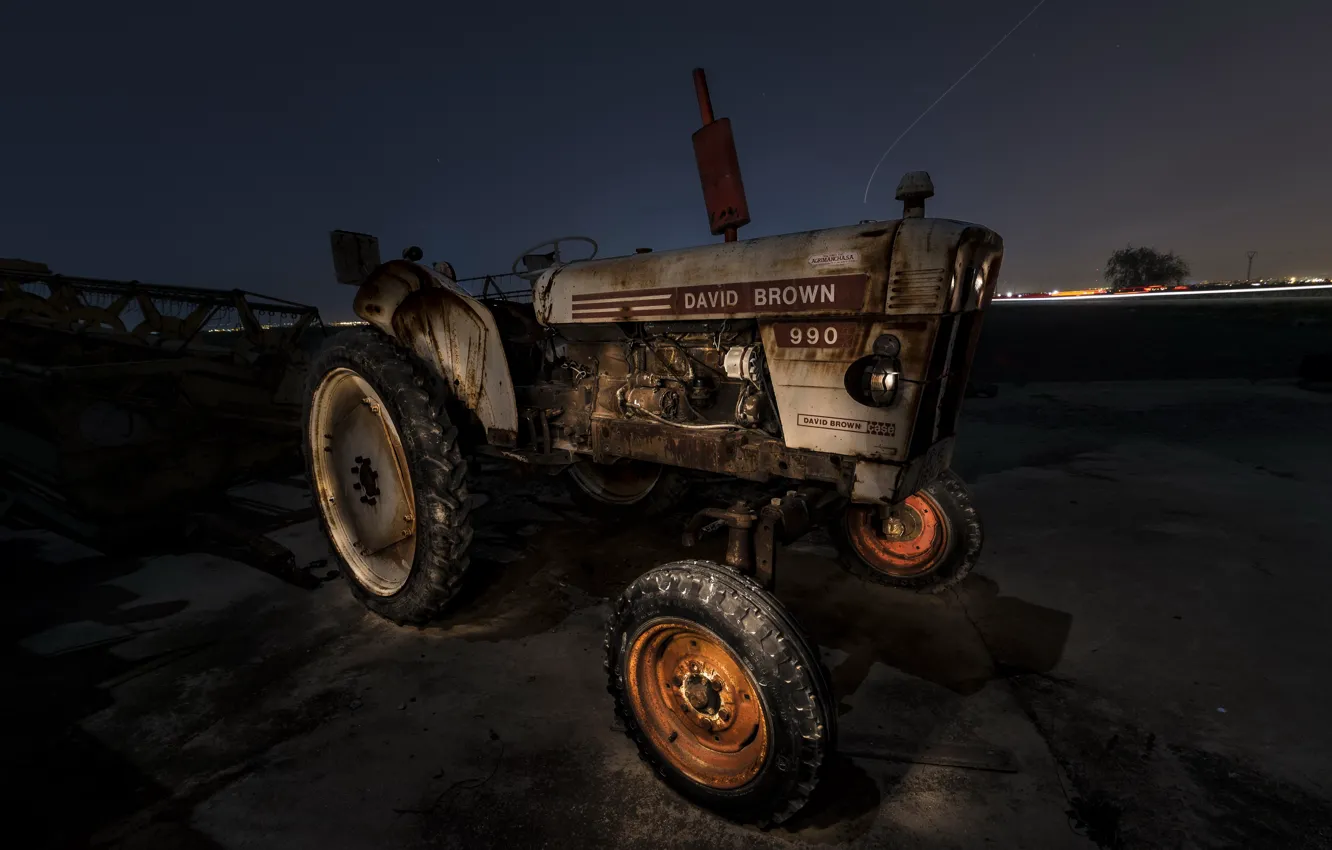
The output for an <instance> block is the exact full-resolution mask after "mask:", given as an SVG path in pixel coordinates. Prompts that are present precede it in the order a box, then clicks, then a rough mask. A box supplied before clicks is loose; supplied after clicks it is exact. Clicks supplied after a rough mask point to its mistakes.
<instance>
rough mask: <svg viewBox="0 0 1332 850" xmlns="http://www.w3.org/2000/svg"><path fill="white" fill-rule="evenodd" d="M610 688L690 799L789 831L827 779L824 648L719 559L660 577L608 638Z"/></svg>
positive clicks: (830, 731) (631, 601) (656, 574)
mask: <svg viewBox="0 0 1332 850" xmlns="http://www.w3.org/2000/svg"><path fill="white" fill-rule="evenodd" d="M606 671H607V673H608V675H609V679H610V681H609V690H610V692H611V694H612V695H613V696H614V697H615V705H616V711H617V712H618V713H619V715H620V716H621V718H622V719H623V720H624V725H625V730H626V732H627V734H628V735H629V737H630V738H631V739H632V740H633V741H634V743H635V744H637V746H638V749H639V754H640V756H641V757H642V758H643V759H644V760H645V761H646V762H647V763H648V764H649V765H651V766H652V768H653V770H654V771H656V773H657V774H658V775H659V776H660V777H661V778H662V779H664V780H665V781H666V782H667V783H668V784H670V785H671V786H672V787H673V788H675V789H676V790H677V791H679V792H680V793H681V794H682V795H684V796H685V797H687V798H688V799H690V800H692V801H694V802H696V803H699V804H701V805H704V806H707V807H709V808H712V809H716V810H718V811H719V812H721V813H723V814H725V815H727V816H729V817H732V818H735V819H737V820H741V821H757V822H758V823H760V824H764V825H767V824H775V823H780V822H782V821H784V820H786V819H787V818H788V817H790V816H791V815H792V814H794V813H795V812H796V811H797V810H799V809H800V807H801V806H803V805H804V803H805V801H806V800H808V799H809V795H810V793H811V792H812V791H813V790H814V786H815V784H816V783H817V782H818V778H819V773H820V769H821V767H822V765H823V764H824V763H825V761H826V760H827V757H828V752H829V749H830V748H831V746H832V743H833V741H834V740H835V737H836V732H835V722H836V713H835V710H834V708H833V705H832V699H831V691H830V689H829V686H828V682H827V677H826V674H825V672H824V670H823V666H822V664H821V663H820V661H819V656H818V653H817V649H816V648H815V647H814V645H813V644H811V643H810V642H809V641H808V640H807V639H806V637H805V635H804V633H803V632H802V631H801V630H800V627H799V626H798V625H797V624H796V623H795V621H794V619H792V617H791V615H790V614H789V613H787V611H786V609H785V608H783V607H782V605H781V603H780V602H778V601H777V599H776V598H775V597H773V596H772V595H771V594H770V593H768V592H767V591H765V590H764V589H763V588H761V587H760V586H759V585H758V584H756V583H755V582H753V581H752V580H750V579H749V578H747V577H745V576H743V575H741V574H740V573H738V572H736V571H734V570H732V569H730V568H728V567H723V566H721V565H718V564H714V563H711V562H708V561H677V562H675V563H670V564H664V565H662V566H659V567H656V568H654V569H652V570H649V571H648V572H647V573H644V574H643V575H642V576H640V577H639V578H638V579H637V580H636V581H634V583H633V584H631V585H630V586H629V588H628V589H627V590H625V592H624V594H623V595H622V596H621V597H620V600H619V603H618V605H617V606H616V609H615V613H614V615H613V616H612V617H611V622H610V627H609V630H608V632H607V637H606Z"/></svg>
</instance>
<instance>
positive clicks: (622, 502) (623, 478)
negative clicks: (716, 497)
mask: <svg viewBox="0 0 1332 850" xmlns="http://www.w3.org/2000/svg"><path fill="white" fill-rule="evenodd" d="M561 477H562V478H563V479H564V482H565V485H566V486H567V487H568V489H569V496H570V497H571V498H572V499H573V500H574V503H575V504H577V505H578V506H579V507H580V508H582V509H583V510H585V511H587V512H588V513H590V514H593V515H594V516H595V515H603V516H604V515H611V516H642V517H658V516H665V515H667V514H670V513H671V512H673V511H675V510H677V509H678V508H679V507H680V505H681V504H683V503H684V501H685V497H686V496H687V495H688V494H689V479H688V478H686V477H685V475H684V473H682V472H681V471H680V470H678V469H676V468H674V467H670V466H662V465H661V464H656V463H648V462H646V461H633V460H620V461H616V462H615V463H594V462H593V461H590V460H584V461H579V462H578V463H575V464H574V465H573V466H571V467H569V468H568V469H567V470H566V471H565V472H564V474H563V475H562V476H561Z"/></svg>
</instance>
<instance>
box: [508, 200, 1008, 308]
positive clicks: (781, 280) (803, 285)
mask: <svg viewBox="0 0 1332 850" xmlns="http://www.w3.org/2000/svg"><path fill="white" fill-rule="evenodd" d="M1002 244H1003V243H1002V241H1001V240H1000V238H999V236H998V235H997V234H995V233H994V232H993V231H990V230H988V229H986V228H984V227H980V226H978V225H974V224H968V223H966V222H960V221H950V220H947V219H932V218H908V219H902V220H898V221H884V222H869V223H865V224H858V225H855V226H852V227H836V228H831V229H828V230H811V231H806V232H804V233H789V234H784V235H781V236H767V237H763V238H760V239H750V240H746V241H743V242H727V243H721V244H714V245H702V246H699V247H696V248H682V249H678V250H672V251H661V252H649V253H642V254H634V255H631V256H626V257H612V258H608V259H604V260H589V261H586V262H577V263H570V264H568V265H563V266H557V267H555V268H552V269H550V270H548V271H547V272H545V273H544V274H543V275H542V276H541V277H540V278H539V279H538V280H537V283H536V286H535V287H534V288H533V303H534V306H535V308H536V314H537V318H538V319H539V320H540V321H541V322H542V323H543V324H547V325H560V324H569V323H579V324H581V323H593V322H623V321H631V322H637V321H647V320H653V321H662V320H675V321H679V320H686V321H688V320H704V319H726V318H748V317H758V316H776V315H787V316H789V315H847V314H866V313H868V314H911V313H939V312H948V311H958V310H967V309H977V308H978V307H979V306H981V304H982V303H983V301H984V299H985V298H986V297H987V296H988V294H989V292H988V289H989V288H992V287H987V286H986V284H987V283H989V282H990V281H992V280H993V279H994V277H995V275H994V274H993V272H995V271H997V269H998V264H999V258H1000V256H1001V254H1002V250H1003V248H1002ZM992 267H993V268H992ZM959 283H961V284H962V286H960V287H959V286H958V284H959Z"/></svg>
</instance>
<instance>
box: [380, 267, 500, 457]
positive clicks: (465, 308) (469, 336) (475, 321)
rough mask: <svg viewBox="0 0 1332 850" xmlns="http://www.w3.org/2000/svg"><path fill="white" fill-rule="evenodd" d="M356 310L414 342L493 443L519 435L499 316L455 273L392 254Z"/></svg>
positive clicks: (400, 341) (413, 347)
mask: <svg viewBox="0 0 1332 850" xmlns="http://www.w3.org/2000/svg"><path fill="white" fill-rule="evenodd" d="M354 308H355V310H356V315H358V316H360V317H361V318H362V319H364V320H365V321H367V322H369V323H370V324H372V325H374V326H375V327H377V328H379V329H380V330H381V331H383V332H384V333H386V334H388V335H389V336H391V337H393V338H394V339H395V340H396V341H397V342H398V344H399V345H402V346H403V347H404V348H407V349H410V350H411V351H412V352H414V353H415V354H416V355H417V356H418V357H420V358H421V360H423V361H424V362H426V363H428V364H429V365H430V367H431V368H432V369H434V370H435V372H436V373H438V374H439V376H440V377H441V378H443V379H444V381H445V382H446V383H447V384H448V385H449V387H450V389H451V390H452V391H453V395H454V398H456V399H458V401H460V402H462V403H463V404H464V405H466V406H467V409H468V410H470V411H472V412H473V413H474V414H476V417H477V418H478V419H479V420H480V421H481V425H482V426H483V427H484V428H485V430H486V440H487V442H489V443H491V444H494V445H502V446H512V445H515V444H516V443H517V441H518V406H517V404H516V403H515V401H514V395H513V382H512V380H511V378H510V373H509V361H508V358H506V357H505V355H504V346H503V344H502V343H501V341H500V334H499V328H498V326H497V325H496V324H495V317H494V316H493V315H491V312H490V309H489V308H488V307H486V305H485V304H483V303H481V302H480V301H478V300H477V299H475V298H473V297H471V296H470V295H468V294H467V293H466V292H465V291H463V288H462V287H461V286H459V285H458V284H457V282H456V281H454V280H453V279H452V278H450V277H448V276H446V275H445V274H443V273H441V272H439V271H437V270H435V269H431V268H427V267H425V266H422V265H419V264H417V263H413V262H409V261H407V260H392V261H390V262H387V263H384V264H383V265H381V266H379V267H378V268H376V269H375V270H374V271H372V272H371V273H370V275H369V276H368V277H367V278H366V279H365V282H364V283H362V284H361V286H360V288H359V289H358V290H357V292H356V300H355V302H354Z"/></svg>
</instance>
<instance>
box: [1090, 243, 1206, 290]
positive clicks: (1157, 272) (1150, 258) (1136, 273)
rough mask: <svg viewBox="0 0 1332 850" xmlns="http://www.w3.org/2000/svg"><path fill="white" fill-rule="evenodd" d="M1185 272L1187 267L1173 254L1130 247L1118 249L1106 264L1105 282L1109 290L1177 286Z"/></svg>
mask: <svg viewBox="0 0 1332 850" xmlns="http://www.w3.org/2000/svg"><path fill="white" fill-rule="evenodd" d="M1188 273H1189V264H1188V263H1186V262H1184V261H1183V260H1181V259H1180V258H1179V257H1177V256H1175V254H1174V252H1169V251H1158V250H1156V249H1155V248H1134V247H1133V246H1132V245H1129V246H1126V247H1124V248H1120V249H1119V250H1118V251H1116V252H1114V253H1113V254H1111V255H1110V259H1109V260H1106V263H1105V279H1106V281H1107V282H1109V284H1110V288H1111V289H1112V290H1119V289H1133V288H1135V287H1140V286H1151V285H1153V284H1161V285H1164V284H1168V283H1179V282H1180V281H1182V280H1184V278H1185V277H1186V276H1187V275H1188Z"/></svg>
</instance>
